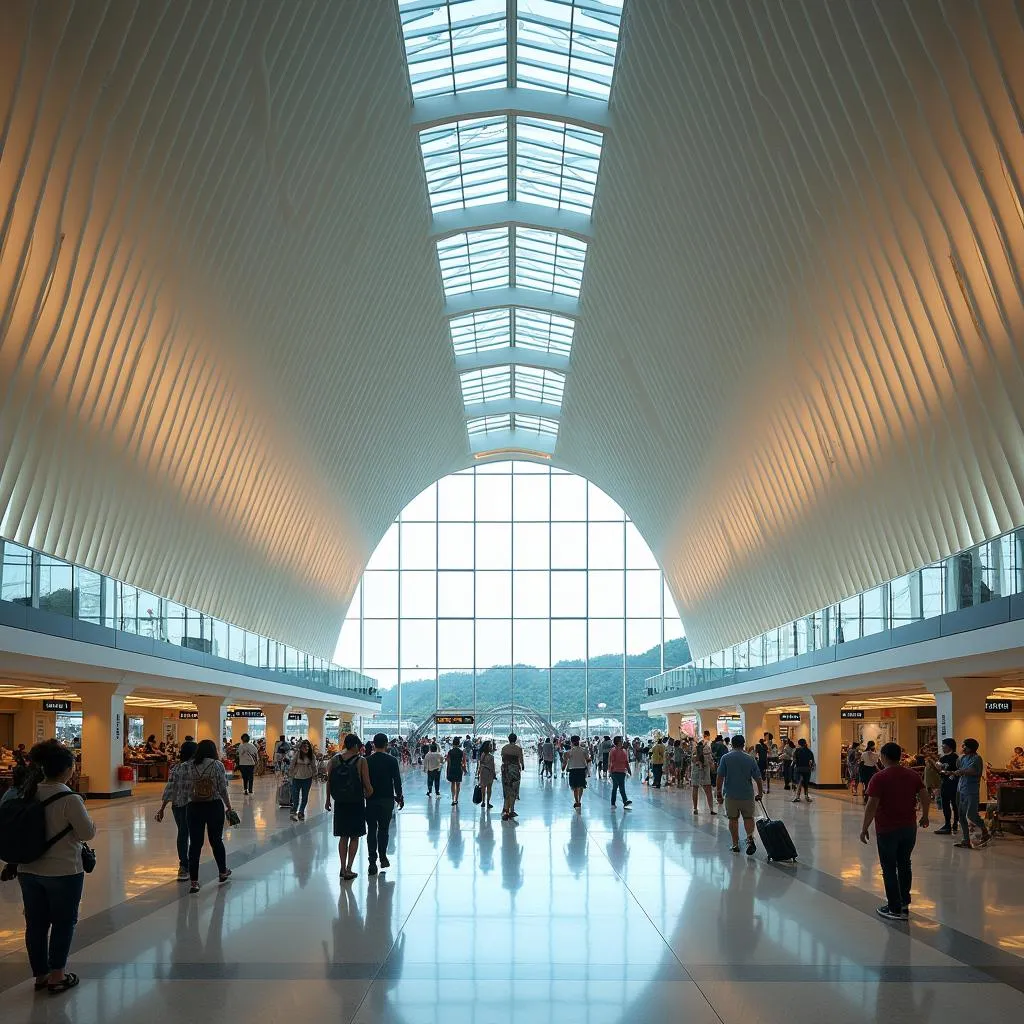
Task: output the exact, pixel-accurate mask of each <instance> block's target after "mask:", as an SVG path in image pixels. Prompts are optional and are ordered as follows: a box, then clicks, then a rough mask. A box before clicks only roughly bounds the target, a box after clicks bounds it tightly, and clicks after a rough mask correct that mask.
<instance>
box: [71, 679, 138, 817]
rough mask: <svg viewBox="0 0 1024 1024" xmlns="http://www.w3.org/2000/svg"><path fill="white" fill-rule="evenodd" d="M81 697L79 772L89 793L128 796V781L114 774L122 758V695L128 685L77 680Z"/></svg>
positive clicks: (129, 689)
mask: <svg viewBox="0 0 1024 1024" xmlns="http://www.w3.org/2000/svg"><path fill="white" fill-rule="evenodd" d="M75 689H76V690H77V691H78V694H79V696H80V697H81V698H82V775H83V776H84V777H86V778H88V780H89V785H88V790H87V792H86V795H88V796H91V797H108V798H109V797H119V796H131V791H132V790H131V783H129V782H121V781H119V780H118V778H117V769H118V768H119V767H120V766H121V764H122V763H123V760H124V753H123V751H124V698H125V695H126V694H129V693H131V691H132V687H131V686H130V685H126V684H113V683H79V684H77V685H75Z"/></svg>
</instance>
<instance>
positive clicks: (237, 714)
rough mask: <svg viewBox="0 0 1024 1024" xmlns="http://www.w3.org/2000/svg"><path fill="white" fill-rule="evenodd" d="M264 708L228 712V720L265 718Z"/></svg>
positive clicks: (238, 709) (237, 709)
mask: <svg viewBox="0 0 1024 1024" xmlns="http://www.w3.org/2000/svg"><path fill="white" fill-rule="evenodd" d="M265 717H266V715H264V714H263V708H235V709H234V711H229V712H228V718H265Z"/></svg>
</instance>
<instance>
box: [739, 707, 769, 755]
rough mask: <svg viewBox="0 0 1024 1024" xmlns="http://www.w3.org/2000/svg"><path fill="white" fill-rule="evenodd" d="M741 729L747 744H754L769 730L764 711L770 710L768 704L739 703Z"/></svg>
mask: <svg viewBox="0 0 1024 1024" xmlns="http://www.w3.org/2000/svg"><path fill="white" fill-rule="evenodd" d="M737 707H738V708H739V712H740V731H741V732H742V733H743V736H744V738H745V739H746V741H747V746H748V747H750V746H753V745H754V744H755V743H756V742H757V741H758V740H759V739H760V738H761V737H762V736H763V735H764V734H765V732H766V731H767V729H768V726H767V725H766V724H765V720H764V713H765V711H767V710H768V705H767V704H739V705H737Z"/></svg>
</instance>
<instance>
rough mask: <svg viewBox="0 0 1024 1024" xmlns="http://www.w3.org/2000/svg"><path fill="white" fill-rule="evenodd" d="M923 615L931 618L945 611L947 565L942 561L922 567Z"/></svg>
mask: <svg viewBox="0 0 1024 1024" xmlns="http://www.w3.org/2000/svg"><path fill="white" fill-rule="evenodd" d="M920 572H921V615H922V618H925V619H931V618H934V617H935V616H936V615H941V614H942V612H943V604H944V596H945V587H944V585H943V584H944V577H945V566H944V565H943V563H941V562H937V563H936V564H934V565H926V566H925V567H924V568H923V569H921V571H920Z"/></svg>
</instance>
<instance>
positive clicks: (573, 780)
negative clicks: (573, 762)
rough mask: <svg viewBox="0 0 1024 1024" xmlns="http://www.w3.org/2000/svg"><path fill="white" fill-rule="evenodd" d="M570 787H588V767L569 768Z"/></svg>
mask: <svg viewBox="0 0 1024 1024" xmlns="http://www.w3.org/2000/svg"><path fill="white" fill-rule="evenodd" d="M569 788H570V789H586V788H587V769H586V768H570V769H569Z"/></svg>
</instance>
